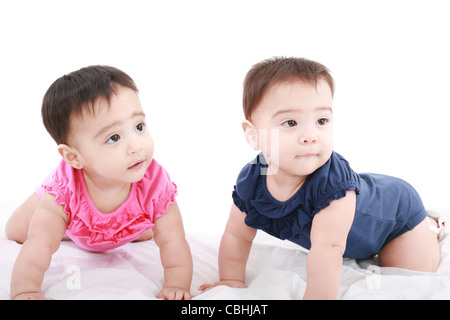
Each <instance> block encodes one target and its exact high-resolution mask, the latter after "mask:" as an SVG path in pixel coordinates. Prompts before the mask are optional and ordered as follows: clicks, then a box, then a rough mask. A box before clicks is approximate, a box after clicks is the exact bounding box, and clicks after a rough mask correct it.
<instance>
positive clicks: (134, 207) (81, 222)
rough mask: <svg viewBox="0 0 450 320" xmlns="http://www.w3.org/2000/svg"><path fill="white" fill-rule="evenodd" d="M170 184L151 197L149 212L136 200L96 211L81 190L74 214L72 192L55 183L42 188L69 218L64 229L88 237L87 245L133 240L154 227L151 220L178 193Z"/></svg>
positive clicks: (75, 234)
mask: <svg viewBox="0 0 450 320" xmlns="http://www.w3.org/2000/svg"><path fill="white" fill-rule="evenodd" d="M171 183H172V185H171V186H172V187H171V188H170V189H169V190H168V192H166V193H165V194H164V196H163V197H161V198H160V199H159V200H158V201H157V202H156V203H155V202H153V201H152V204H153V208H151V209H150V208H149V209H148V210H152V212H149V213H145V212H143V211H142V209H141V208H140V207H139V206H138V204H137V203H135V202H133V201H130V203H129V205H128V206H125V207H124V208H120V212H117V211H116V212H112V213H109V214H97V213H95V212H92V209H91V207H90V204H89V202H88V201H87V200H86V199H85V198H84V195H82V192H80V195H78V197H77V200H75V201H76V202H75V203H78V206H77V207H78V210H77V213H76V214H73V213H72V210H71V209H70V208H71V206H70V202H71V199H72V197H73V196H75V195H73V194H71V192H70V191H69V192H70V194H69V192H66V190H62V189H61V188H58V186H56V187H55V186H54V185H45V186H43V187H44V189H45V190H46V191H47V192H49V193H51V194H53V195H55V196H56V203H57V204H58V205H62V206H63V208H64V211H65V212H66V213H67V215H68V218H69V221H70V222H69V225H68V226H67V230H69V232H70V236H71V237H77V238H85V239H88V240H87V243H88V244H89V245H96V244H114V243H119V242H127V241H133V240H134V239H136V238H137V237H138V236H139V235H140V234H142V232H144V231H145V230H148V229H152V228H153V227H154V225H155V224H154V220H155V219H157V218H159V217H161V216H162V215H164V213H165V212H166V211H167V209H168V208H169V206H170V205H171V204H173V203H174V202H175V197H176V195H177V194H178V190H177V186H176V184H175V183H173V182H171Z"/></svg>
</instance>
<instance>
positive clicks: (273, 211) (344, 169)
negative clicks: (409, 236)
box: [233, 152, 427, 259]
mask: <svg viewBox="0 0 450 320" xmlns="http://www.w3.org/2000/svg"><path fill="white" fill-rule="evenodd" d="M266 169H267V165H266V162H265V159H264V156H263V155H262V154H259V155H258V156H257V157H256V159H255V160H253V161H252V162H250V163H248V164H247V165H246V166H245V167H244V168H243V169H242V170H241V172H240V174H239V176H238V179H237V182H236V185H235V187H234V191H233V201H234V203H235V205H236V206H237V207H238V208H239V209H240V210H241V211H242V212H245V213H246V214H247V216H246V218H245V223H246V224H247V225H248V226H250V227H252V228H255V229H261V230H263V231H265V232H267V233H269V234H271V235H272V236H275V237H277V238H279V239H283V240H284V239H287V240H290V241H292V242H294V243H297V244H299V245H300V246H302V247H304V248H306V249H310V247H311V241H310V232H311V225H312V221H313V218H314V215H315V214H316V213H318V212H319V211H320V210H322V209H324V208H326V207H327V206H328V205H329V204H330V202H331V201H333V200H337V199H340V198H343V197H344V196H345V195H346V193H347V191H352V190H354V191H356V194H357V198H356V211H355V217H354V220H353V224H352V227H351V229H350V232H349V234H348V237H347V246H346V250H345V253H344V257H348V258H359V259H364V258H370V257H372V256H374V255H376V254H377V253H378V252H379V251H380V249H381V248H382V247H383V245H384V244H386V243H387V242H389V241H390V240H392V239H394V238H395V237H398V236H399V235H401V234H403V233H404V232H406V231H408V230H411V229H412V228H414V227H415V226H416V225H417V224H419V223H420V222H421V221H422V220H423V219H425V217H426V216H427V212H426V210H425V208H424V206H423V204H422V201H421V199H420V197H419V195H418V193H417V192H416V191H415V190H414V188H413V187H412V186H411V185H410V184H408V183H407V182H405V181H403V180H401V179H398V178H394V177H390V176H386V175H379V174H357V173H355V172H354V171H353V170H352V169H351V168H350V165H349V163H348V162H347V161H346V160H345V159H344V158H343V157H342V156H341V155H339V154H338V153H336V152H333V153H332V155H331V157H330V159H329V160H328V162H327V163H325V164H324V165H323V166H322V167H320V168H319V169H317V170H316V171H314V172H313V173H312V174H311V175H309V176H308V177H307V179H306V180H305V182H304V183H303V185H302V186H301V187H300V189H299V190H298V191H297V192H296V193H295V194H294V195H293V196H292V197H291V198H290V199H288V200H287V201H283V202H281V201H278V200H276V199H275V198H273V197H272V196H271V194H270V193H269V191H268V189H267V186H266V175H265V174H264V173H265V171H266Z"/></svg>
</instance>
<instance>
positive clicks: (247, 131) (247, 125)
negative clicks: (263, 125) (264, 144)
mask: <svg viewBox="0 0 450 320" xmlns="http://www.w3.org/2000/svg"><path fill="white" fill-rule="evenodd" d="M242 129H243V130H244V135H245V140H247V143H248V144H249V145H250V147H252V148H253V150H259V142H258V141H259V137H258V130H257V129H256V128H255V126H254V125H253V123H251V122H250V121H248V120H244V121H243V122H242Z"/></svg>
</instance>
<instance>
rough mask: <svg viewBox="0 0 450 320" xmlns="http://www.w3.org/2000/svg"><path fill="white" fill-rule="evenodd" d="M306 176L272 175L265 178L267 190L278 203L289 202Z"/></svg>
mask: <svg viewBox="0 0 450 320" xmlns="http://www.w3.org/2000/svg"><path fill="white" fill-rule="evenodd" d="M306 177H307V176H287V175H283V174H274V175H268V176H266V186H267V190H269V193H270V194H271V196H272V197H274V198H275V199H276V200H278V201H287V200H289V199H290V198H291V197H292V196H293V195H294V194H295V193H296V192H297V191H298V190H299V189H300V188H301V186H302V185H303V183H304V182H305V180H306Z"/></svg>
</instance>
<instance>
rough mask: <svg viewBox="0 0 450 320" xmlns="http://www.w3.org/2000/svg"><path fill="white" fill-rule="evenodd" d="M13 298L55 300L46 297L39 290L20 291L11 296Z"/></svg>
mask: <svg viewBox="0 0 450 320" xmlns="http://www.w3.org/2000/svg"><path fill="white" fill-rule="evenodd" d="M13 300H55V299H51V298H46V297H45V296H44V295H43V294H42V293H41V292H32V293H21V294H18V295H17V296H15V297H14V298H13Z"/></svg>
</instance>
